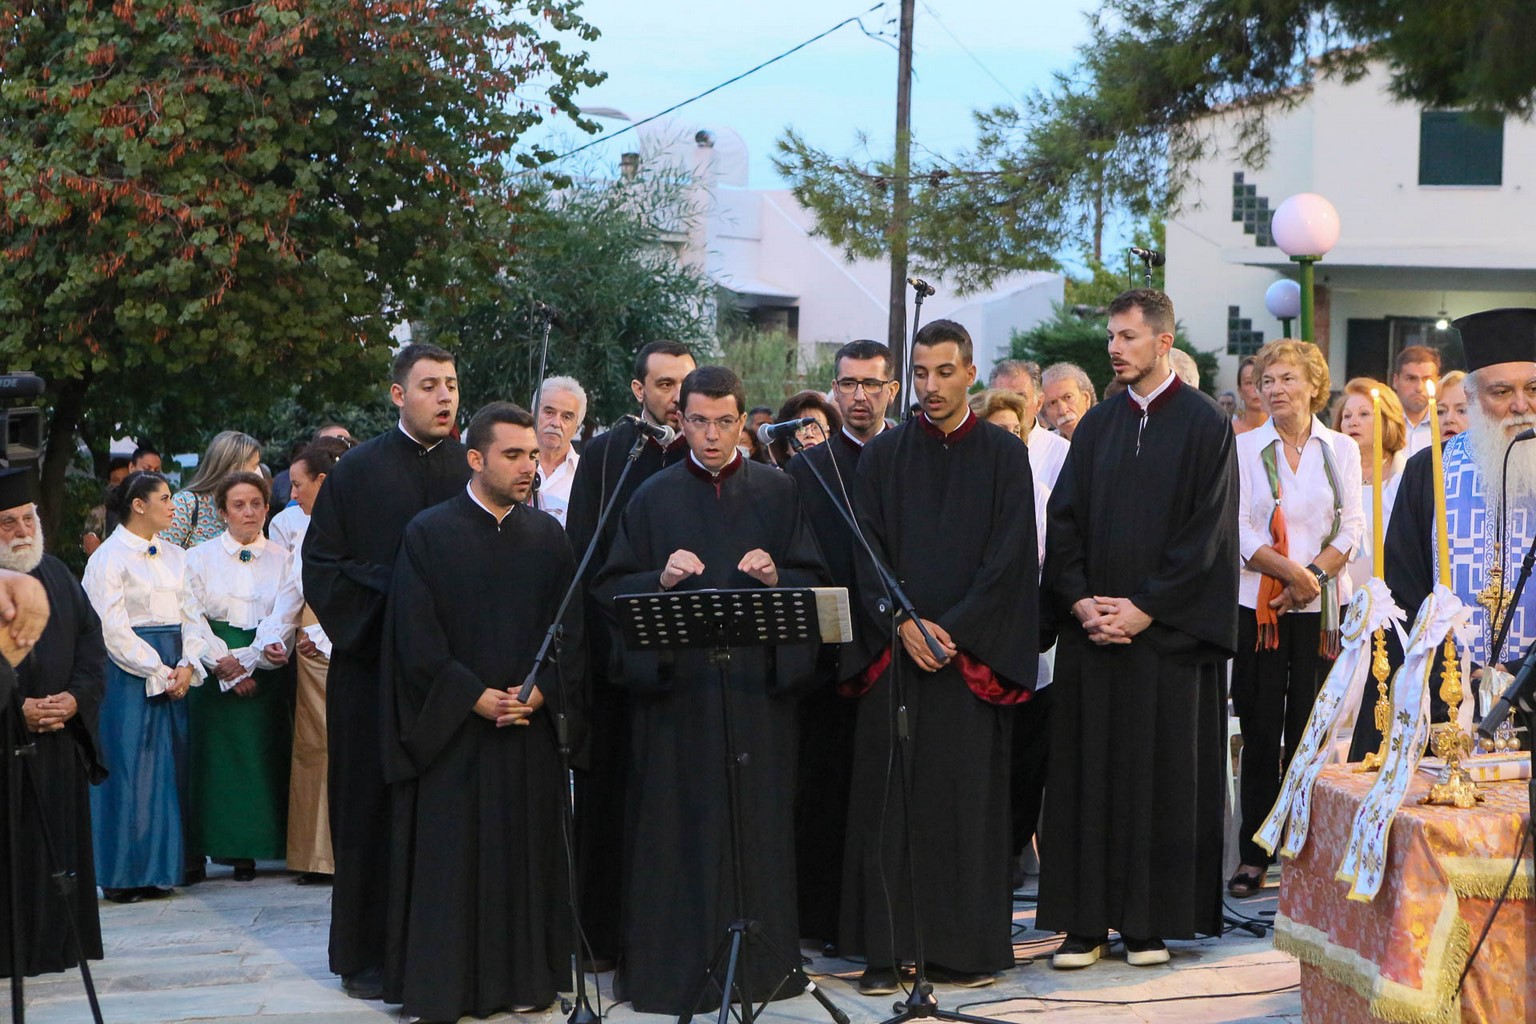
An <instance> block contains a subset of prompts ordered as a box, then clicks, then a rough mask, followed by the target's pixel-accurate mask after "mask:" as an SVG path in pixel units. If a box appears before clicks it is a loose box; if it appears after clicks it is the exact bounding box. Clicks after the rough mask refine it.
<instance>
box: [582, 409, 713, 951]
mask: <svg viewBox="0 0 1536 1024" xmlns="http://www.w3.org/2000/svg"><path fill="white" fill-rule="evenodd" d="M638 434H639V428H638V427H636V426H635V425H634V424H633V423H631V422H629V421H628V420H621V421H620V422H619V423H617V424H615V425H614V427H613V428H612V429H611V430H609V431H607V432H606V433H603V434H599V435H598V436H597V437H594V438H593V439H592V440H591V441H589V442H588V443H587V446H586V448H585V449H583V451H582V453H581V461H580V462H578V463H577V464H576V475H575V478H574V479H573V480H572V481H571V503H570V505H569V506H568V507H567V509H566V514H565V535H566V537H567V539H569V540H570V542H571V551H572V553H573V554H574V555H575V556H576V558H577V560H580V558H581V556H582V554H583V553H584V552H585V551H586V550H587V544H588V543H589V542H590V541H591V540H592V536H593V534H595V533H596V532H597V519H598V516H600V515H601V514H602V510H603V505H604V503H605V502H606V501H607V500H608V499H609V498H613V497H614V495H615V493H616V488H617V486H618V481H619V476H620V474H621V473H623V471H624V466H625V464H626V458H627V457H628V455H629V451H630V449H631V448H632V447H633V446H634V443H635V439H636V437H637V436H638ZM687 455H688V446H687V445H686V444H685V443H684V442H683V440H682V439H681V438H678V439H677V440H676V441H675V442H674V443H673V445H672V447H670V448H668V449H666V450H663V449H662V447H661V445H659V444H658V443H656V442H655V441H649V440H648V441H646V443H645V445H644V447H642V448H641V449H640V454H639V456H638V457H637V458H636V460H635V467H634V468H633V469H631V470H630V471H629V475H628V476H627V477H625V478H624V488H623V490H621V491H617V497H616V498H614V503H613V511H612V512H610V513H609V515H608V521H607V522H606V523H605V524H604V526H603V535H602V537H601V538H599V539H598V542H597V547H596V548H595V549H594V550H593V552H592V560H591V561H590V562H588V563H587V569H586V573H585V574H584V575H583V577H582V581H581V582H582V585H583V586H587V587H590V585H591V583H592V580H593V578H594V577H595V576H596V575H597V574H598V572H599V571H600V570H601V569H602V568H603V566H604V565H605V564H607V561H608V553H609V552H610V551H611V550H612V548H613V538H614V536H615V535H617V533H618V532H619V520H620V518H621V517H622V516H623V514H624V507H625V506H626V505H628V504H629V499H630V498H632V497H633V496H634V493H635V491H636V489H638V488H639V486H640V485H641V484H643V483H645V481H647V480H649V479H650V478H651V477H652V476H654V475H655V474H656V473H657V472H658V471H660V470H662V469H664V468H665V467H667V466H670V465H674V464H675V463H677V462H678V461H679V460H681V459H684V458H686V457H687ZM586 629H587V652H588V654H587V674H588V681H589V683H590V688H589V692H590V694H591V708H590V714H589V716H588V718H587V728H586V729H585V730H584V731H583V732H584V735H582V736H578V737H576V745H577V751H576V767H577V771H576V868H577V885H578V886H579V887H580V890H581V922H582V931H583V932H584V933H585V934H586V938H587V941H588V942H589V943H591V944H592V951H593V954H594V955H595V956H596V957H597V958H598V959H602V960H608V959H612V958H613V957H615V956H616V955H617V954H618V951H619V939H620V934H619V909H620V905H621V897H620V893H621V889H622V880H623V877H624V857H623V849H624V789H625V781H626V778H625V773H626V770H627V765H628V762H629V698H628V696H627V695H626V694H625V692H624V690H623V688H622V687H620V686H618V685H617V684H616V682H615V680H614V679H613V668H614V666H613V665H612V656H613V637H612V630H613V626H612V623H611V622H610V621H609V619H608V616H607V614H606V613H604V611H603V610H602V607H601V605H600V604H599V603H598V601H597V599H596V597H595V596H594V595H593V594H592V592H591V590H590V589H588V591H587V600H586Z"/></svg>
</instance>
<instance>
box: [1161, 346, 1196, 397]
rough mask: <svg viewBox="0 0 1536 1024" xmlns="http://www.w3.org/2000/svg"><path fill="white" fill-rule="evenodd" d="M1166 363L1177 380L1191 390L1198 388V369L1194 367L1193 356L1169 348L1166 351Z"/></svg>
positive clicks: (1181, 350) (1178, 349) (1180, 350)
mask: <svg viewBox="0 0 1536 1024" xmlns="http://www.w3.org/2000/svg"><path fill="white" fill-rule="evenodd" d="M1168 362H1169V364H1170V365H1171V366H1172V367H1173V372H1174V373H1175V374H1177V375H1178V378H1179V380H1181V381H1183V382H1184V383H1185V384H1188V385H1189V386H1190V387H1192V388H1198V387H1199V386H1200V367H1198V366H1196V365H1195V357H1194V356H1192V355H1190V354H1189V353H1188V352H1185V351H1184V350H1183V349H1181V348H1171V349H1169V350H1168Z"/></svg>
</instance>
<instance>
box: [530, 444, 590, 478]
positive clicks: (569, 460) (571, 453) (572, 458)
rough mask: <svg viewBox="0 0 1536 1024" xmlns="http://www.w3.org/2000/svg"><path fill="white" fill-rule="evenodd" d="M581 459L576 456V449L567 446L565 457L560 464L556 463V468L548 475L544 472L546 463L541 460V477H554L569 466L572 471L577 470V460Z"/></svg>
mask: <svg viewBox="0 0 1536 1024" xmlns="http://www.w3.org/2000/svg"><path fill="white" fill-rule="evenodd" d="M579 458H581V456H579V455H577V454H576V449H575V448H573V447H572V446H570V445H566V446H565V457H564V458H562V459H561V460H560V461H559V462H557V463H555V468H554V469H552V470H550V471H549V472H548V473H545V472H544V463H543V461H542V460H541V461H540V462H539V475H540V476H554V475H555V474H556V473H558V472H560V471H561V470H562V469H564V468H565V467H567V466H570V467H571V468H572V469H575V468H576V460H577V459H579Z"/></svg>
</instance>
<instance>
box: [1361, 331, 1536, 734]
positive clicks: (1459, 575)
mask: <svg viewBox="0 0 1536 1024" xmlns="http://www.w3.org/2000/svg"><path fill="white" fill-rule="evenodd" d="M1455 325H1456V328H1457V330H1459V331H1460V332H1461V340H1462V344H1463V346H1464V347H1465V349H1466V354H1467V378H1466V384H1465V387H1466V392H1467V430H1466V432H1465V433H1461V434H1458V435H1456V436H1455V437H1453V438H1451V439H1450V440H1449V441H1447V442H1446V443H1445V451H1444V456H1445V505H1446V532H1447V533H1448V534H1449V535H1450V552H1451V588H1452V589H1453V590H1454V591H1455V592H1456V596H1457V597H1459V598H1461V599H1462V601H1464V602H1465V603H1466V604H1467V606H1468V607H1470V608H1471V609H1472V623H1471V624H1472V651H1471V656H1472V661H1473V663H1474V664H1475V665H1476V666H1478V667H1486V666H1487V665H1488V664H1489V663H1490V662H1494V661H1497V662H1501V663H1505V664H1506V666H1507V667H1508V669H1511V670H1512V669H1513V666H1508V663H1509V662H1512V661H1518V660H1519V659H1520V658H1521V657H1522V656H1523V655H1524V653H1525V651H1526V649H1527V648H1528V647H1529V646H1530V645H1531V643H1532V642H1533V641H1536V586H1531V587H1527V588H1526V591H1525V594H1524V596H1523V597H1522V598H1521V601H1520V605H1519V607H1517V608H1511V607H1510V599H1511V598H1512V597H1513V596H1514V594H1513V591H1514V585H1515V577H1516V575H1517V574H1518V572H1519V566H1520V560H1521V559H1522V558H1523V557H1524V555H1525V552H1526V549H1527V548H1529V547H1530V545H1531V541H1532V538H1533V537H1536V445H1533V444H1518V445H1515V446H1514V448H1513V449H1510V448H1509V446H1510V442H1511V441H1513V440H1514V438H1515V435H1516V434H1519V433H1520V432H1521V431H1522V430H1526V429H1528V428H1530V427H1536V309H1490V310H1487V311H1485V312H1482V313H1473V314H1471V315H1470V316H1464V317H1462V318H1461V319H1459V320H1457V321H1456V322H1455ZM1506 450H1508V451H1509V486H1508V497H1507V499H1503V501H1504V503H1503V505H1502V511H1501V497H1500V491H1501V489H1502V488H1501V479H1502V472H1503V469H1502V467H1503V465H1504V456H1505V452H1506ZM1430 454H1431V453H1430V452H1429V451H1428V450H1427V449H1426V450H1424V451H1421V452H1419V453H1417V454H1416V455H1414V456H1413V457H1412V458H1410V459H1409V460H1408V465H1407V468H1406V469H1404V471H1403V479H1402V483H1401V484H1400V485H1399V486H1398V492H1397V504H1396V506H1394V508H1393V511H1392V523H1391V526H1390V527H1389V528H1388V529H1387V539H1386V551H1385V559H1384V562H1385V573H1384V576H1385V579H1386V581H1387V586H1388V587H1390V588H1391V589H1392V596H1393V598H1394V599H1396V601H1397V604H1398V607H1400V608H1403V609H1405V610H1406V611H1407V612H1408V613H1409V614H1410V615H1412V614H1416V613H1417V611H1418V608H1419V605H1421V604H1423V602H1424V598H1425V597H1426V596H1428V594H1429V592H1430V590H1431V589H1433V587H1434V585H1435V581H1436V580H1437V579H1438V578H1439V565H1438V558H1439V556H1438V554H1437V553H1436V552H1437V551H1438V544H1437V538H1436V536H1435V488H1434V471H1433V468H1432V466H1431V463H1430ZM1501 525H1502V527H1503V530H1502V531H1501V530H1500V527H1501ZM1501 532H1502V537H1501V536H1500V534H1501ZM1501 615H1510V616H1513V619H1512V621H1511V622H1510V628H1509V635H1508V638H1507V639H1506V641H1505V642H1504V644H1503V646H1502V647H1501V648H1500V649H1499V650H1498V651H1492V650H1490V648H1491V647H1492V645H1493V642H1494V639H1495V634H1496V633H1497V632H1498V621H1499V616H1501ZM1392 646H1393V647H1394V648H1395V647H1396V643H1395V638H1394V640H1393V642H1392ZM1393 653H1394V656H1395V657H1394V663H1396V662H1397V661H1399V660H1401V659H1400V655H1399V654H1398V652H1396V651H1394V652H1393ZM1366 691H1367V692H1366V694H1365V696H1364V699H1363V700H1362V704H1361V708H1360V713H1359V714H1358V715H1357V716H1356V719H1355V732H1354V738H1353V740H1352V741H1351V750H1350V760H1352V761H1358V760H1360V759H1361V758H1363V757H1364V756H1365V754H1366V753H1367V752H1369V751H1372V750H1375V749H1376V748H1377V747H1378V746H1379V745H1380V744H1381V733H1380V732H1378V731H1377V729H1376V726H1375V722H1374V721H1373V719H1372V713H1371V712H1372V707H1373V706H1374V704H1375V701H1376V693H1375V687H1370V686H1367V687H1366ZM1430 693H1431V717H1432V720H1433V721H1436V722H1443V721H1445V718H1446V709H1445V702H1444V701H1442V700H1441V699H1440V694H1439V682H1438V679H1436V680H1435V681H1434V682H1433V685H1432V686H1431V689H1430ZM1467 699H1469V700H1470V699H1471V688H1470V687H1469V688H1468V695H1467Z"/></svg>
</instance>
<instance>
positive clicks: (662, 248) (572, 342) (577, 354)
mask: <svg viewBox="0 0 1536 1024" xmlns="http://www.w3.org/2000/svg"><path fill="white" fill-rule="evenodd" d="M652 163H653V161H642V166H645V167H651V165H652ZM568 177H569V178H570V179H571V183H570V184H569V186H568V187H566V188H563V189H558V190H553V191H547V192H544V193H541V194H539V195H536V196H529V197H527V201H526V202H525V204H524V206H523V208H522V209H521V210H520V211H519V212H518V215H517V229H516V234H515V236H514V240H515V243H516V249H515V250H514V251H513V252H512V253H511V255H510V260H509V263H508V266H507V273H506V275H505V276H504V277H503V278H502V279H501V280H500V281H499V282H498V283H497V286H496V289H495V291H494V293H493V295H492V298H491V300H490V301H486V302H480V303H475V304H472V305H466V304H463V303H459V302H455V301H451V300H445V301H442V302H434V303H431V304H429V306H428V310H427V313H426V314H425V316H424V317H423V319H422V321H421V322H420V323H419V324H417V325H415V326H417V327H419V328H420V331H419V333H420V336H421V337H423V338H424V339H426V340H432V341H435V342H437V343H439V344H442V345H444V346H445V347H449V348H453V349H455V351H456V352H457V354H458V357H459V380H460V383H461V387H462V389H463V390H462V403H463V405H464V407H465V408H466V410H473V409H476V408H479V407H480V406H481V405H483V404H484V403H486V402H489V401H493V400H498V399H503V400H509V401H514V402H517V403H518V404H519V405H527V404H528V403H529V402H530V401H531V400H532V397H533V390H534V387H535V386H536V384H537V381H538V373H539V356H540V350H541V348H542V339H543V333H542V327H543V325H542V318H541V317H540V316H539V315H538V314H536V312H535V304H536V303H539V302H543V303H545V304H547V305H549V306H552V307H554V308H555V309H556V310H558V311H559V318H558V320H557V321H556V322H555V323H554V324H553V325H552V327H551V330H550V344H549V360H548V369H547V371H546V373H547V374H548V375H549V376H554V375H557V374H563V375H567V376H571V377H575V378H576V379H577V380H578V381H580V382H581V384H582V386H583V387H584V388H585V389H586V392H587V398H588V413H587V415H588V417H589V418H591V419H595V420H597V421H599V422H603V423H611V422H613V420H614V419H615V418H617V417H618V416H620V415H623V414H624V413H627V412H632V411H633V410H634V405H635V401H634V397H633V396H632V394H631V392H630V387H629V382H630V380H631V379H632V378H633V377H634V359H635V352H636V351H638V350H639V349H640V347H641V346H642V345H644V344H645V343H646V342H650V341H656V340H659V339H671V340H675V341H681V342H683V343H684V344H687V345H690V346H691V347H693V348H694V350H695V351H696V352H697V353H698V354H699V357H700V361H703V357H704V356H705V355H707V354H708V353H709V352H710V351H712V350H713V344H714V342H713V333H714V288H713V286H712V285H711V284H710V283H709V281H708V279H707V278H706V277H705V276H704V274H703V272H702V270H701V269H700V268H698V267H697V266H694V265H692V264H687V263H684V262H682V261H680V260H679V259H678V254H677V251H676V250H675V248H674V245H675V243H676V242H677V240H678V239H680V238H681V237H683V236H684V235H685V234H686V233H687V231H688V229H689V228H690V227H691V226H692V225H693V223H694V222H695V220H696V218H697V217H698V215H699V212H700V211H699V210H698V208H697V202H698V198H697V197H698V193H697V192H696V190H695V189H694V187H693V183H692V181H691V180H690V179H689V178H688V177H687V176H686V175H684V174H683V173H681V172H679V171H677V170H675V169H671V168H668V167H667V166H666V165H665V164H660V163H658V164H657V166H655V167H654V168H652V169H650V170H647V171H646V172H644V173H642V174H639V175H637V176H635V177H633V178H626V177H624V176H622V175H616V174H615V175H597V174H583V175H580V176H577V175H568Z"/></svg>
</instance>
